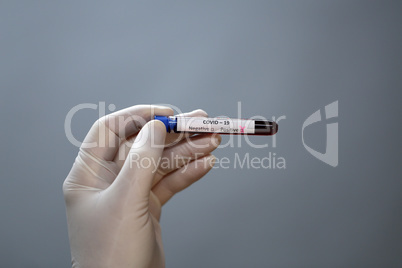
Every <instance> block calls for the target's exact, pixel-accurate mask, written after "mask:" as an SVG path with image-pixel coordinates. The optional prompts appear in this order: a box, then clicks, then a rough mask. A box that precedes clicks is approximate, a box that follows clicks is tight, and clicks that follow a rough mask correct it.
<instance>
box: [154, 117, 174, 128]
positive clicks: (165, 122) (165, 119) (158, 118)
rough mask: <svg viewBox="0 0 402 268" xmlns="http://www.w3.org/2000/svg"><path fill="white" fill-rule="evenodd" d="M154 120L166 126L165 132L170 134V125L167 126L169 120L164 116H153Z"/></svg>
mask: <svg viewBox="0 0 402 268" xmlns="http://www.w3.org/2000/svg"><path fill="white" fill-rule="evenodd" d="M154 119H155V120H159V121H161V122H162V123H163V124H165V126H166V132H170V125H169V118H168V117H166V116H159V115H155V116H154Z"/></svg>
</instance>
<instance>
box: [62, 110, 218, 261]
mask: <svg viewBox="0 0 402 268" xmlns="http://www.w3.org/2000/svg"><path fill="white" fill-rule="evenodd" d="M154 115H166V116H170V115H173V111H172V109H170V108H168V107H163V106H151V105H138V106H133V107H130V108H127V109H124V110H121V111H118V112H115V113H113V114H110V115H108V116H105V117H103V118H101V119H99V120H98V121H97V122H96V123H95V124H94V125H93V126H92V128H91V130H90V131H89V133H88V135H87V136H86V138H85V140H84V144H88V143H93V142H96V146H95V147H93V148H84V147H85V146H84V145H83V146H81V148H80V151H79V154H78V156H77V158H76V160H75V163H74V165H73V167H72V169H71V171H70V173H69V175H68V177H67V178H66V180H65V182H64V184H63V192H64V197H65V201H66V209H67V222H68V233H69V239H70V247H71V255H72V267H96V268H100V267H127V268H131V267H133V268H142V267H164V266H165V261H164V252H163V246H162V240H161V229H160V225H159V218H160V215H161V206H162V205H163V204H165V203H166V202H167V201H168V200H169V199H170V198H171V197H172V196H173V195H174V194H175V193H177V192H179V191H181V190H183V189H184V188H186V187H188V186H189V185H191V184H192V183H194V182H195V181H197V180H198V179H200V178H201V177H202V176H204V175H205V174H206V173H207V172H208V171H209V170H210V169H211V167H212V165H213V163H214V161H215V158H214V157H213V156H212V155H210V152H211V151H213V150H214V149H215V148H216V147H217V146H218V145H219V143H220V136H219V135H197V136H192V137H189V135H186V136H184V137H187V138H186V139H184V138H183V137H180V135H179V134H167V133H166V128H165V125H164V124H163V123H162V122H160V121H155V120H152V121H150V120H151V119H152V118H153V116H154ZM186 116H207V115H206V113H205V112H204V111H202V110H196V111H193V112H191V113H189V114H186ZM118 119H123V120H120V121H119V120H118ZM136 119H142V120H136ZM139 121H142V122H139ZM147 121H149V122H148V123H146V122H147ZM122 122H124V123H122ZM174 140H180V141H179V142H178V143H176V144H174V145H171V146H168V145H167V144H171V143H172V141H174ZM133 141H134V143H133ZM158 145H159V146H158ZM194 145H197V146H194ZM196 147H197V148H196ZM200 147H202V148H200ZM127 148H128V150H126V149H127ZM201 154H202V155H201ZM197 156H198V159H195V157H197ZM175 157H181V158H187V157H189V158H190V161H187V162H184V161H177V160H176V161H172V160H173V159H174V158H175ZM142 159H147V160H146V161H145V160H144V161H143V163H142V165H141V161H140V160H142ZM159 159H162V160H166V159H170V160H168V161H159V165H158V160H159Z"/></svg>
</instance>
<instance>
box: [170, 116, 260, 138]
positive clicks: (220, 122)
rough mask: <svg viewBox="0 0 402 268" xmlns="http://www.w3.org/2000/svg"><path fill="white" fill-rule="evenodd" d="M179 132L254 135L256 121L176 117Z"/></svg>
mask: <svg viewBox="0 0 402 268" xmlns="http://www.w3.org/2000/svg"><path fill="white" fill-rule="evenodd" d="M176 118H177V131H187V132H215V133H228V134H254V133H255V121H254V120H251V119H232V118H222V117H218V118H205V117H180V116H178V117H176Z"/></svg>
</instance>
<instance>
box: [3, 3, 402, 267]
mask: <svg viewBox="0 0 402 268" xmlns="http://www.w3.org/2000/svg"><path fill="white" fill-rule="evenodd" d="M401 8H402V5H401V2H400V1H399V2H398V1H321V0H320V1H319V0H316V1H296V0H295V1H158V2H155V1H136V2H131V1H130V2H116V1H113V2H112V1H110V2H108V3H102V2H100V1H92V2H89V1H64V2H62V1H1V2H0V87H1V96H0V112H1V119H0V120H1V142H0V145H1V156H0V157H1V162H0V170H1V181H0V208H1V211H0V212H1V220H0V260H1V267H69V266H70V252H69V244H68V237H67V226H66V219H65V208H64V200H63V196H62V191H61V187H62V182H63V180H64V178H65V176H66V175H67V174H68V171H69V169H70V168H71V165H72V163H73V161H74V158H75V156H76V154H77V151H78V149H77V148H76V147H74V146H73V145H71V144H70V143H69V142H68V140H67V138H66V136H65V133H64V126H63V125H64V119H65V116H66V114H67V112H68V111H69V110H70V109H71V108H72V107H73V106H75V105H77V104H80V103H95V104H97V103H99V102H100V101H104V102H106V105H109V104H112V103H113V104H115V105H116V107H117V108H118V109H122V108H125V107H128V106H131V105H135V104H141V103H168V104H173V105H176V106H178V107H180V108H181V109H182V110H183V111H189V110H192V109H195V108H203V109H205V110H206V111H207V112H208V113H209V114H210V115H227V116H232V117H236V116H237V102H238V101H241V103H242V116H243V117H250V116H253V115H256V114H258V115H264V116H266V117H271V116H276V117H278V116H281V115H285V116H286V120H283V121H281V122H280V131H279V133H278V135H277V146H276V148H272V147H269V148H265V149H253V148H251V147H250V146H247V145H246V144H245V143H244V139H243V140H242V141H243V142H242V145H241V147H240V148H239V146H236V147H234V148H223V149H220V150H218V151H217V152H216V153H215V154H216V156H217V157H218V158H221V157H224V156H227V157H228V158H230V159H232V160H233V158H234V155H235V153H236V152H237V153H239V154H240V155H244V154H245V153H249V154H250V156H252V157H264V156H267V155H268V154H269V152H272V153H276V154H277V156H281V157H284V158H285V159H286V169H285V170H278V169H239V168H237V169H235V168H231V169H223V168H216V169H215V170H213V171H212V172H211V173H209V174H208V175H207V176H206V177H205V178H204V179H203V180H201V181H200V182H198V183H196V184H195V185H193V186H192V187H190V188H189V189H188V190H186V191H184V192H182V193H180V194H178V195H177V196H176V197H175V198H174V199H172V200H171V201H170V202H169V203H168V204H167V205H166V206H165V207H164V209H163V214H162V220H161V224H162V228H163V239H164V246H165V252H166V262H167V267H193V268H197V267H401V266H402V254H401V252H402V230H401V226H402V217H401V205H402V196H401V187H402V183H401V166H400V164H401V162H400V158H399V157H398V155H400V153H401V141H400V131H401V127H400V122H401V120H400V115H401V108H400V107H401V105H400V101H401V93H400V91H401V87H402V83H401V73H402V72H401V71H402V68H401V62H402V61H401V54H402V53H401V45H402V42H401V36H402V32H401V27H402V16H401V15H400V14H401ZM336 100H338V101H339V118H338V119H334V120H333V121H338V122H339V150H340V151H339V166H338V167H336V168H333V167H331V166H329V165H326V164H325V163H323V162H321V161H319V160H317V159H315V158H314V157H313V156H312V155H310V154H309V153H308V152H307V151H306V150H305V149H304V147H303V144H302V141H301V128H302V124H303V122H304V120H305V119H306V118H307V117H308V116H309V115H310V114H312V113H313V112H315V111H316V110H317V109H320V108H321V109H322V108H323V107H324V106H325V105H327V104H329V103H331V102H333V101H336ZM97 117H98V116H97V112H96V111H94V110H84V111H81V112H80V113H78V114H77V115H76V116H75V117H74V120H73V132H74V135H75V136H76V137H77V139H80V140H82V138H83V137H84V136H85V134H86V132H87V131H88V129H89V127H90V126H91V124H92V122H93V121H95V120H96V119H97ZM325 133H326V130H325V122H321V123H318V124H316V125H314V126H311V127H310V128H309V129H306V143H307V144H309V145H310V146H311V147H313V148H315V149H317V150H319V151H324V149H325V142H326V141H325V139H326V138H325V135H326V134H325ZM227 140H228V137H226V138H225V139H224V140H223V142H224V143H225V142H227ZM251 140H252V141H253V142H255V143H263V142H265V141H268V142H269V143H272V139H270V138H266V137H265V138H264V137H253V139H251Z"/></svg>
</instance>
